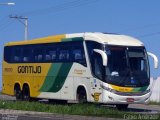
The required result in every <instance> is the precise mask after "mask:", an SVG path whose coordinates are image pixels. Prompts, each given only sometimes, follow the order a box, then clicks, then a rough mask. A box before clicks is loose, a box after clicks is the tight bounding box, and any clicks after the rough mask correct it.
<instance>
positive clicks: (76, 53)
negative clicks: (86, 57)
mask: <svg viewBox="0 0 160 120" xmlns="http://www.w3.org/2000/svg"><path fill="white" fill-rule="evenodd" d="M73 55H74V60H75V61H77V60H82V59H83V56H82V51H81V50H79V49H76V50H73Z"/></svg>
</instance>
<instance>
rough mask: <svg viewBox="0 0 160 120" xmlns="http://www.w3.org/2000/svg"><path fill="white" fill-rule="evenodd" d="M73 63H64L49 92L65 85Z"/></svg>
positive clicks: (56, 90)
mask: <svg viewBox="0 0 160 120" xmlns="http://www.w3.org/2000/svg"><path fill="white" fill-rule="evenodd" d="M72 64H73V63H63V64H62V66H61V68H60V70H59V73H58V75H57V77H56V80H55V82H54V84H53V85H52V87H51V88H50V90H49V91H48V92H58V91H59V90H60V89H61V88H62V87H63V85H64V82H65V80H66V78H67V76H68V73H69V71H70V69H71V67H72Z"/></svg>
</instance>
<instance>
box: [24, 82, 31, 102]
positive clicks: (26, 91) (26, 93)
mask: <svg viewBox="0 0 160 120" xmlns="http://www.w3.org/2000/svg"><path fill="white" fill-rule="evenodd" d="M23 100H24V101H30V90H29V87H28V85H24V87H23Z"/></svg>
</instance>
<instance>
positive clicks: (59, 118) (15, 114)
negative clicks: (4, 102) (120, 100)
mask: <svg viewBox="0 0 160 120" xmlns="http://www.w3.org/2000/svg"><path fill="white" fill-rule="evenodd" d="M0 120H116V119H114V118H103V117H88V116H78V115H59V114H50V113H44V112H30V111H20V110H8V109H6V110H4V109H1V110H0Z"/></svg>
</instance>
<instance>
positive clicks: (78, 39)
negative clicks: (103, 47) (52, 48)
mask: <svg viewBox="0 0 160 120" xmlns="http://www.w3.org/2000/svg"><path fill="white" fill-rule="evenodd" d="M83 40H84V39H83V38H82V37H75V38H63V39H62V40H61V41H62V42H68V41H83Z"/></svg>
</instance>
